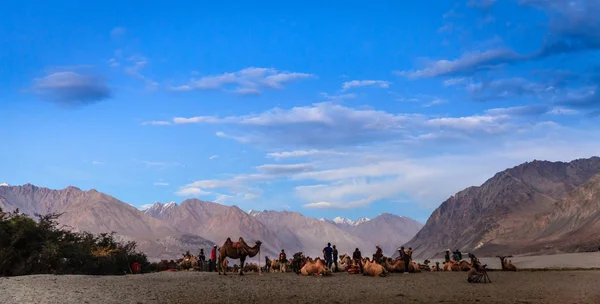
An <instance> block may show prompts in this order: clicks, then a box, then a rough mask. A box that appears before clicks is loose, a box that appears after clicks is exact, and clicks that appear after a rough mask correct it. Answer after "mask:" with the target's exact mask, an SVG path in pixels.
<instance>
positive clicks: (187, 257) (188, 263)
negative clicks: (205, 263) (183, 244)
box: [179, 251, 198, 269]
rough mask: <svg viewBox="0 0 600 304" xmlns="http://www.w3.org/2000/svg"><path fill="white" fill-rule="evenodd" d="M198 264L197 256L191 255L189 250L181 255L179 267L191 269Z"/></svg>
mask: <svg viewBox="0 0 600 304" xmlns="http://www.w3.org/2000/svg"><path fill="white" fill-rule="evenodd" d="M197 265H198V258H196V257H195V256H194V255H192V254H191V253H190V252H189V251H188V252H186V253H185V254H184V255H183V259H182V260H181V261H180V262H179V267H181V269H193V268H194V267H196V266H197Z"/></svg>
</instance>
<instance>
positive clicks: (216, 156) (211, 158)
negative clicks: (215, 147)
mask: <svg viewBox="0 0 600 304" xmlns="http://www.w3.org/2000/svg"><path fill="white" fill-rule="evenodd" d="M217 158H219V155H213V156H211V157H209V158H208V159H210V160H213V159H217Z"/></svg>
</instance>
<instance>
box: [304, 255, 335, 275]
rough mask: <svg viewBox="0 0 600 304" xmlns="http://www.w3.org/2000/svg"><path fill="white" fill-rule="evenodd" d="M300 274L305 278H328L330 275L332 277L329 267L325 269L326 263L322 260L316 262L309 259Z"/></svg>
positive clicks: (318, 259)
mask: <svg viewBox="0 0 600 304" xmlns="http://www.w3.org/2000/svg"><path fill="white" fill-rule="evenodd" d="M300 273H301V274H302V275H303V276H308V275H323V276H328V275H331V271H330V270H329V269H327V267H325V262H323V260H321V259H320V258H316V259H314V260H313V259H311V258H307V259H306V263H305V264H304V266H302V269H300Z"/></svg>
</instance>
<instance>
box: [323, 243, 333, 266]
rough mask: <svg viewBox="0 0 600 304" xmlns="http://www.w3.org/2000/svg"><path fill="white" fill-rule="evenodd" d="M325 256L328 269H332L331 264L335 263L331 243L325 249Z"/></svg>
mask: <svg viewBox="0 0 600 304" xmlns="http://www.w3.org/2000/svg"><path fill="white" fill-rule="evenodd" d="M323 255H324V258H325V267H327V268H328V269H329V268H331V264H332V263H333V248H331V243H327V247H325V248H323Z"/></svg>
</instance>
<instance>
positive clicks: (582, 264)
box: [415, 252, 600, 269]
mask: <svg viewBox="0 0 600 304" xmlns="http://www.w3.org/2000/svg"><path fill="white" fill-rule="evenodd" d="M463 258H464V259H466V260H467V261H468V260H469V258H468V257H467V255H466V254H464V255H463ZM508 259H509V260H512V262H513V264H515V266H517V268H519V269H527V268H535V269H543V268H547V269H557V268H558V269H560V268H597V269H600V252H584V253H563V254H554V255H541V256H514V257H512V258H508ZM479 260H481V262H482V263H484V264H487V265H488V268H494V269H501V268H502V266H501V265H500V259H498V258H496V257H481V258H479ZM431 261H432V262H433V264H435V262H436V261H437V262H440V263H442V262H443V259H441V260H440V259H433V260H431ZM415 262H417V263H422V262H423V261H422V260H415ZM433 264H431V265H433Z"/></svg>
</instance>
